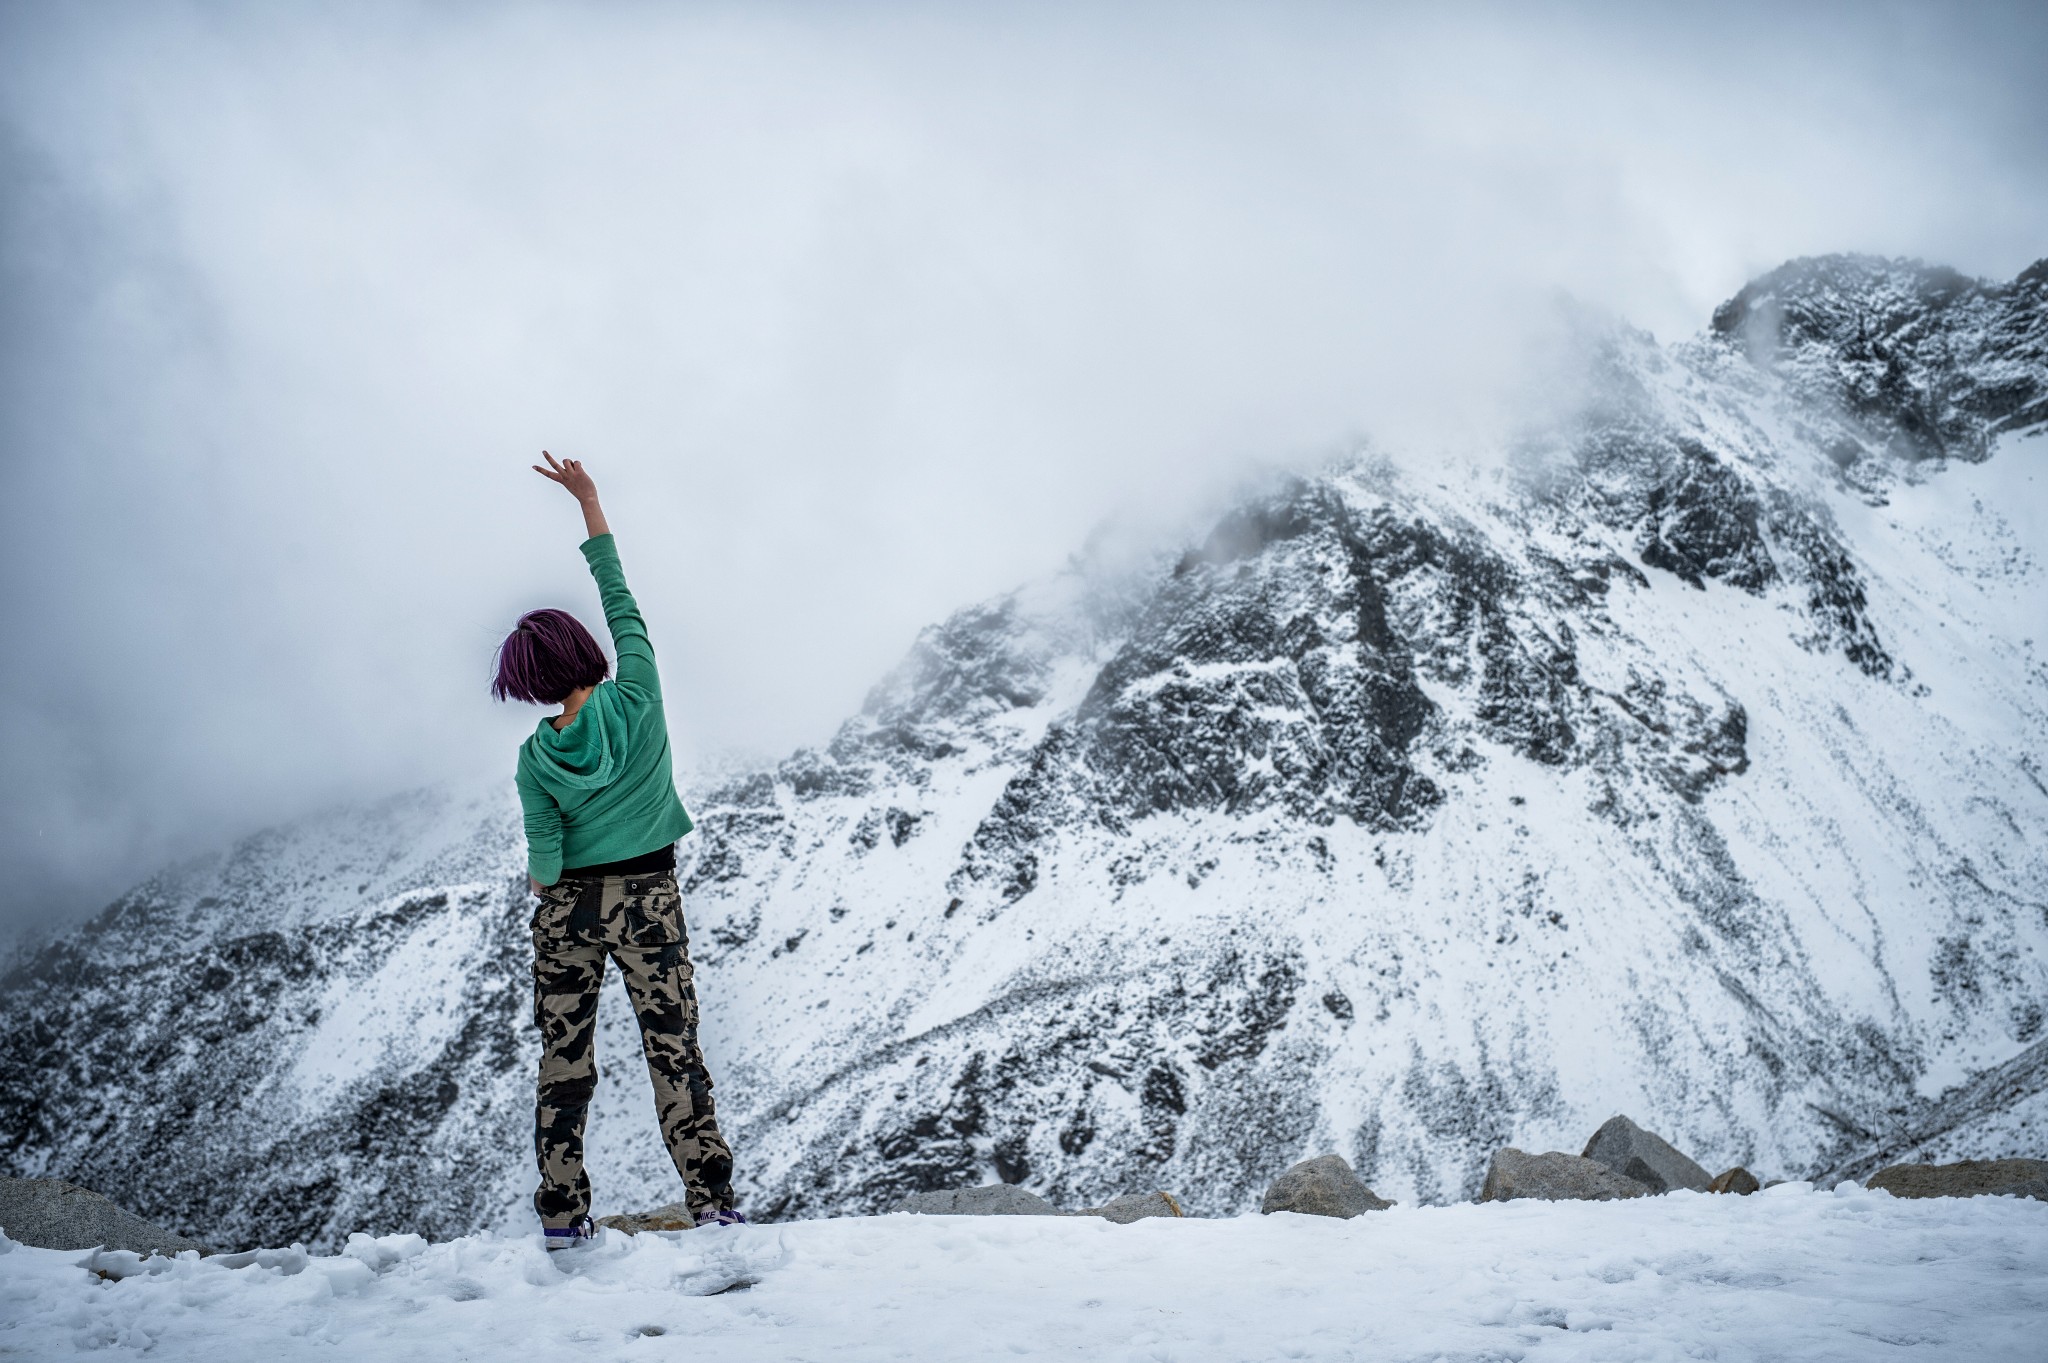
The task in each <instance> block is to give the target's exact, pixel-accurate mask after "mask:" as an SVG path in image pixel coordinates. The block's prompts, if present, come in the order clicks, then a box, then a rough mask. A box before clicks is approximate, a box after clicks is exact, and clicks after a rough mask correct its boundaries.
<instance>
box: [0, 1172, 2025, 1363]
mask: <svg viewBox="0 0 2048 1363" xmlns="http://www.w3.org/2000/svg"><path fill="white" fill-rule="evenodd" d="M248 1258H249V1256H231V1257H229V1258H226V1259H213V1260H202V1259H197V1258H194V1257H191V1256H187V1257H186V1258H185V1259H183V1260H179V1261H176V1262H170V1261H164V1260H156V1261H151V1262H150V1263H147V1264H145V1263H144V1262H142V1261H138V1260H137V1259H136V1258H135V1257H134V1256H132V1255H99V1256H98V1257H97V1260H96V1261H95V1256H94V1255H92V1254H91V1253H84V1252H71V1253H63V1252H57V1251H51V1250H37V1249H27V1248H23V1247H20V1246H15V1245H12V1244H10V1243H8V1242H6V1241H4V1240H0V1356H6V1357H23V1358H37V1359H45V1358H64V1357H71V1356H73V1355H74V1354H81V1353H92V1352H100V1351H112V1352H120V1351H132V1352H136V1353H141V1352H144V1351H147V1352H148V1353H149V1354H150V1356H151V1357H152V1358H162V1359H183V1358H193V1359H207V1360H216V1361H218V1360H234V1359H275V1358H282V1357H306V1356H310V1357H332V1358H345V1359H356V1358H366V1359H367V1358H374V1359H379V1360H386V1359H435V1360H446V1359H531V1358H568V1357H573V1358H577V1359H591V1360H610V1359H655V1358H698V1357H705V1358H717V1359H720V1360H742V1359H776V1360H792V1359H823V1358H834V1359H878V1360H879V1359H945V1360H964V1359H980V1358H998V1359H1015V1358H1030V1357H1040V1356H1045V1357H1058V1358H1082V1359H1113V1360H1160V1361H1161V1363H1168V1361H1177V1360H1189V1361H1192V1360H1210V1359H1216V1360H1251V1359H1360V1360H1365V1359H1371V1360H1393V1359H1438V1358H1443V1359H1628V1360H1645V1359H1665V1358H1671V1359H1679V1358H1688V1359H1695V1358H1708V1359H1762V1358H1787V1359H1800V1360H1819V1359H1845V1360H1850V1359H1853V1360H1858V1361H1859V1363H1861V1361H1862V1360H1869V1359H1882V1358H1890V1357H1894V1356H1897V1357H1911V1358H1915V1359H1934V1358H1940V1359H1950V1358H1953V1359H1973V1360H1990V1359H2025V1360H2039V1359H2041V1358H2042V1357H2044V1354H2048V1345H2044V1343H2043V1332H2044V1330H2048V1203H2042V1202H2031V1201H2020V1200H2017V1199H2012V1198H1973V1199H1969V1200H1961V1199H1931V1200H1923V1201H1901V1200H1895V1199H1893V1198H1892V1197H1890V1196H1889V1195H1887V1194H1884V1193H1873V1192H1868V1191H1865V1190H1863V1189H1861V1188H1856V1187H1854V1186H1853V1185H1846V1184H1845V1185H1843V1187H1842V1189H1841V1190H1840V1191H1838V1192H1815V1191H1813V1190H1811V1189H1810V1188H1809V1187H1808V1186H1807V1185H1805V1184H1787V1185H1783V1186H1781V1187H1778V1188H1774V1189H1771V1190H1769V1191H1767V1192H1765V1193H1763V1194H1761V1195H1759V1196H1755V1197H1748V1198H1738V1197H1709V1196H1704V1195H1699V1194H1693V1193H1677V1194H1673V1195H1671V1196H1668V1197H1661V1198H1654V1199H1644V1200H1642V1201H1638V1202H1619V1203H1540V1202H1517V1203H1508V1204H1494V1205H1487V1206H1471V1205H1468V1206H1455V1207H1437V1208H1423V1209H1416V1210H1409V1209H1405V1208H1396V1209H1394V1210H1393V1211H1389V1212H1381V1213H1375V1214H1372V1215H1368V1216H1364V1217H1361V1218H1359V1219H1357V1220H1355V1221H1335V1220H1327V1219H1324V1218H1321V1217H1307V1216H1294V1215H1280V1216H1272V1217H1245V1218H1240V1219H1236V1220H1227V1221H1202V1220H1190V1221H1160V1220H1154V1221H1141V1222H1138V1223H1136V1224H1134V1225H1129V1226H1115V1225H1110V1224H1108V1223H1106V1222H1103V1221H1097V1220H1093V1219H1081V1218H1075V1219H1064V1218H1062V1219H1053V1218H1045V1217H972V1218H969V1217H907V1216H896V1217H865V1218H849V1219H846V1220H839V1221H809V1222H795V1223H791V1224H787V1225H776V1226H754V1227H747V1228H743V1229H727V1230H716V1231H690V1232H681V1233H677V1234H674V1235H671V1236H665V1237H662V1236H640V1237H638V1238H628V1237H624V1236H617V1235H614V1236H611V1237H610V1238H609V1239H608V1240H607V1242H606V1243H604V1244H601V1245H599V1246H596V1247H594V1248H591V1249H587V1250H583V1251H578V1252H573V1253H570V1254H566V1255H557V1256H553V1257H550V1256H549V1255H548V1254H547V1253H546V1252H545V1251H544V1250H542V1249H541V1248H540V1247H539V1244H538V1243H537V1239H536V1238H534V1237H521V1238H501V1237H497V1236H479V1237H472V1238H468V1239H463V1240H457V1241H453V1242H450V1243H447V1244H439V1245H431V1246H430V1245H427V1244H425V1243H424V1242H423V1241H420V1240H419V1239H418V1238H417V1237H408V1236H395V1237H387V1238H385V1239H382V1240H371V1239H368V1238H367V1237H363V1236H357V1237H355V1238H354V1239H353V1240H352V1241H351V1242H350V1245H349V1248H348V1249H347V1250H346V1251H345V1252H344V1253H342V1254H341V1255H338V1256H335V1257H333V1258H319V1257H312V1256H308V1255H305V1254H303V1253H301V1252H298V1251H295V1250H272V1251H263V1252H262V1253H261V1254H260V1255H259V1256H257V1259H258V1261H257V1262H248V1261H247V1260H248ZM238 1261H239V1262H238ZM95 1262H96V1264H97V1266H98V1267H100V1268H101V1269H102V1270H103V1271H106V1272H111V1273H113V1274H116V1275H122V1274H125V1275H126V1276H117V1277H115V1278H113V1279H111V1280H109V1279H105V1278H102V1277H98V1276H95V1275H94V1274H93V1273H91V1272H88V1271H87V1268H88V1267H89V1266H93V1265H94V1264H95Z"/></svg>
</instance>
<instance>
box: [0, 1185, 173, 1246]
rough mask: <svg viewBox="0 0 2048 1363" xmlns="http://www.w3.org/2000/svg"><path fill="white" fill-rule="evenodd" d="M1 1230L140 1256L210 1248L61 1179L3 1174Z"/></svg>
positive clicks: (26, 1240)
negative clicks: (122, 1250) (118, 1250)
mask: <svg viewBox="0 0 2048 1363" xmlns="http://www.w3.org/2000/svg"><path fill="white" fill-rule="evenodd" d="M0 1231H5V1232H6V1233H7V1238H8V1239H10V1240H12V1241H14V1242H15V1243H16V1244H21V1245H34V1246H35V1247H36V1248H37V1249H95V1248H100V1249H125V1250H129V1251H131V1252H133V1253H136V1254H177V1253H179V1252H181V1251H183V1250H188V1249H192V1250H198V1251H199V1252H200V1253H202V1254H203V1253H205V1252H206V1246H204V1245H202V1244H200V1243H199V1242H198V1241H197V1240H193V1239H190V1238H189V1237H187V1236H183V1235H178V1234H176V1233H175V1232H172V1231H167V1230H165V1229H164V1228H163V1227H161V1226H158V1225H154V1224H152V1223H151V1222H148V1221H145V1220H143V1219H142V1218H141V1217H139V1216H137V1215H136V1214H135V1213H133V1212H131V1211H128V1210H127V1209H125V1208H123V1207H120V1206H117V1205H116V1204H115V1203H113V1202H112V1201H110V1200H108V1199H107V1198H104V1197H101V1196H100V1195H99V1194H98V1193H96V1192H94V1191H92V1190H91V1189H90V1188H81V1187H79V1186H78V1185H77V1184H76V1183H66V1182H65V1181H64V1180H62V1179H57V1178H0Z"/></svg>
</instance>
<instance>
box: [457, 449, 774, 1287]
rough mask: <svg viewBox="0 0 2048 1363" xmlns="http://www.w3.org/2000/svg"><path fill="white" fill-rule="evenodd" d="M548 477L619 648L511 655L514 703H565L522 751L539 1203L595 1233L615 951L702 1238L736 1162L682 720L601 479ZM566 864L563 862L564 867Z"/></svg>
mask: <svg viewBox="0 0 2048 1363" xmlns="http://www.w3.org/2000/svg"><path fill="white" fill-rule="evenodd" d="M541 457H542V458H543V459H546V460H547V462H548V466H547V467H546V468H542V467H541V466H540V465H538V464H536V465H534V466H533V468H534V472H536V473H538V474H540V475H542V476H543V477H546V478H551V479H553V480H554V481H555V482H557V483H560V484H561V485H562V486H563V487H565V488H567V489H568V490H569V491H570V492H571V493H572V494H574V496H575V498H576V500H577V501H578V502H579V503H581V504H582V507H583V525H584V528H585V529H586V530H587V531H588V532H589V535H590V537H589V538H588V539H586V540H584V541H583V557H584V559H585V560H587V561H588V562H589V564H590V573H591V576H592V577H594V578H596V579H597V589H598V595H599V597H600V598H601V599H602V600H603V602H604V619H605V624H606V625H607V626H608V627H609V628H610V630H611V633H612V651H613V652H615V653H616V654H618V658H619V674H618V679H617V680H616V681H607V680H605V677H606V674H607V673H608V672H609V671H610V670H611V669H610V667H609V666H608V665H607V663H606V662H605V657H604V651H603V650H602V649H600V648H599V647H598V646H597V641H596V640H595V639H592V638H591V637H590V631H588V630H586V629H584V628H583V626H582V625H581V624H579V623H577V620H576V617H574V616H572V615H570V614H569V613H568V612H566V611H558V610H539V611H534V612H532V613H531V614H529V615H526V616H523V617H521V619H520V621H519V625H518V628H516V629H514V630H513V631H512V633H511V634H510V635H509V636H507V638H506V640H505V642H504V644H503V645H501V646H500V647H499V649H498V677H497V680H496V681H495V682H494V683H493V684H492V686H491V691H492V693H493V694H494V695H496V696H497V697H498V699H500V700H505V699H508V698H509V699H512V700H523V701H528V702H530V703H533V704H537V705H560V706H561V707H562V713H561V714H559V715H552V716H549V717H548V718H545V719H543V720H542V721H541V722H540V727H539V728H538V729H536V730H535V731H534V735H533V737H531V738H529V739H527V740H526V742H525V744H524V745H523V746H522V747H521V748H520V749H519V778H518V780H519V803H520V807H521V808H522V809H523V810H524V812H525V817H526V870H527V876H528V878H529V879H530V881H531V883H532V886H533V890H534V893H535V894H537V895H539V896H540V907H539V909H538V910H537V911H536V912H535V913H534V916H533V1000H534V1002H533V1013H534V1021H535V1022H536V1023H537V1024H538V1025H539V1026H540V1031H541V1058H540V1090H539V1096H538V1101H537V1106H536V1109H535V1112H534V1132H533V1143H534V1153H535V1154H536V1156H537V1157H538V1158H539V1160H540V1191H538V1192H536V1193H535V1194H534V1195H533V1205H534V1209H535V1210H536V1211H538V1212H539V1213H540V1219H541V1226H542V1229H543V1235H544V1239H545V1241H546V1244H547V1247H548V1248H549V1249H562V1248H566V1247H568V1246H571V1245H576V1244H581V1243H583V1242H585V1241H588V1240H589V1239H591V1238H592V1237H593V1236H594V1235H595V1234H596V1233H597V1231H596V1227H595V1226H594V1225H593V1224H592V1223H591V1220H590V1179H589V1177H588V1176H587V1175H586V1174H585V1173H584V1171H583V1122H584V1118H585V1116H586V1115H587V1114H588V1112H589V1110H590V1097H591V1094H592V1092H593V1091H594V1090H595V1089H596V1087H597V1057H596V1054H595V1051H594V1045H593V1043H594V1041H595V1037H596V1030H597V995H598V991H599V988H600V987H601V986H602V985H603V983H604V963H605V958H606V957H607V956H609V957H610V958H611V959H612V960H614V961H617V962H618V963H619V973H620V974H621V975H623V976H625V979H626V991H627V993H628V994H630V995H631V996H632V1000H633V1011H634V1013H635V1014H637V1015H638V1017H639V1019H640V1040H641V1045H642V1048H643V1049H644V1050H645V1051H646V1053H647V1070H648V1073H649V1074H650V1075H652V1076H653V1079H654V1103H655V1110H656V1112H657V1113H658V1115H659V1116H660V1118H661V1135H662V1139H663V1140H664V1141H665V1142H666V1143H667V1145H668V1153H669V1156H670V1158H672V1159H673V1160H674V1161H675V1164H676V1172H677V1173H679V1174H681V1175H682V1176H683V1187H684V1201H685V1203H686V1204H687V1206H688V1207H689V1209H690V1211H691V1213H692V1214H693V1216H694V1217H695V1220H696V1222H697V1224H698V1225H700V1226H707V1225H732V1224H734V1223H738V1222H743V1221H744V1220H745V1219H746V1218H744V1217H742V1216H741V1215H740V1214H739V1213H738V1212H736V1211H734V1210H733V1205H732V1203H733V1197H732V1151H731V1149H730V1148H728V1147H727V1145H726V1143H725V1138H724V1137H723V1136H721V1135H719V1133H718V1121H717V1118H716V1116H715V1115H714V1110H713V1107H712V1102H711V1076H710V1074H709V1073H708V1072H706V1070H705V1068H704V1053H703V1051H702V1050H700V1049H699V1048H698V1046H697V993H696V988H695V986H694V985H693V984H692V983H691V973H692V972H691V966H690V953H689V939H688V937H687V936H686V934H685V933H684V930H683V917H682V895H681V894H680V893H679V892H678V891H677V889H676V877H675V868H676V855H675V842H676V839H677V838H680V837H681V836H683V834H685V833H687V832H689V831H690V816H689V815H688V814H687V813H685V812H684V810H683V802H682V801H681V800H679V799H677V798H676V788H675V778H674V776H673V774H672V772H671V771H670V767H669V752H668V723H667V720H666V719H665V718H664V716H663V714H662V709H661V680H660V677H659V676H658V675H657V674H656V672H655V668H654V649H653V646H652V645H650V644H649V643H648V640H647V625H646V623H645V622H644V621H642V620H641V618H640V609H639V607H638V606H636V605H634V604H633V594H632V593H631V592H629V591H627V590H626V576H625V573H624V572H623V571H622V570H621V569H620V567H619V554H618V549H617V546H616V545H615V544H614V543H613V540H612V534H611V528H610V527H609V526H607V525H606V524H605V519H604V509H603V507H601V506H600V505H598V500H597V485H596V484H595V483H593V482H591V480H590V475H589V474H587V473H585V472H584V471H583V465H582V464H581V463H580V462H579V461H577V460H574V459H565V460H560V461H557V460H556V459H555V457H554V456H553V455H551V454H549V453H548V452H547V451H545V450H543V451H541ZM565 863H566V864H565Z"/></svg>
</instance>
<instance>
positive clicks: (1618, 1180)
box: [1479, 1146, 1650, 1202]
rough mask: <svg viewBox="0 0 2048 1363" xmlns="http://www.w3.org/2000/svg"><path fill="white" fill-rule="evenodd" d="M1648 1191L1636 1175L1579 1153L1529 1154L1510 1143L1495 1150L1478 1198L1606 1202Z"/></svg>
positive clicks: (1554, 1151) (1641, 1194)
mask: <svg viewBox="0 0 2048 1363" xmlns="http://www.w3.org/2000/svg"><path fill="white" fill-rule="evenodd" d="M1649 1191H1650V1190H1649V1189H1648V1188H1646V1187H1644V1186H1643V1185H1642V1184H1640V1183H1638V1182H1636V1181H1635V1180H1634V1179H1632V1178H1627V1177H1624V1176H1623V1175H1621V1174H1617V1173H1615V1172H1614V1171H1613V1170H1612V1169H1609V1168H1608V1167H1607V1166H1606V1165H1604V1164H1601V1163H1598V1162H1597V1161H1594V1160H1589V1159H1586V1158H1584V1157H1582V1156H1579V1155H1567V1154H1565V1153H1564V1152H1563V1151H1561V1150H1552V1151H1549V1152H1547V1153H1545V1154H1541V1155H1530V1154H1525V1153H1523V1152H1522V1151H1520V1150H1517V1149H1515V1148H1514V1147H1513V1146H1509V1147H1508V1148H1507V1149H1505V1150H1500V1151H1496V1152H1495V1154H1494V1156H1493V1163H1492V1164H1491V1165H1489V1166H1488V1167H1487V1170H1486V1184H1485V1186H1484V1187H1482V1188H1481V1189H1480V1190H1479V1200H1480V1201H1481V1202H1512V1201H1514V1200H1516V1199H1517V1198H1524V1197H1533V1198H1541V1199H1543V1200H1544V1201H1546V1202H1564V1201H1574V1202H1606V1201H1609V1200H1611V1199H1613V1198H1618V1197H1642V1196H1645V1195H1646V1194H1648V1193H1649Z"/></svg>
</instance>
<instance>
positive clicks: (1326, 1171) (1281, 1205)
mask: <svg viewBox="0 0 2048 1363" xmlns="http://www.w3.org/2000/svg"><path fill="white" fill-rule="evenodd" d="M1393 1205H1394V1204H1393V1203H1391V1202H1389V1201H1387V1200H1386V1199H1385V1198H1382V1197H1379V1196H1376V1195H1375V1194H1374V1193H1373V1190H1372V1189H1370V1188H1368V1187H1366V1186H1365V1183H1364V1181H1363V1180H1362V1179H1360V1178H1359V1177H1358V1175H1357V1174H1356V1173H1355V1172H1354V1171H1353V1170H1352V1168H1351V1162H1350V1161H1349V1160H1347V1159H1345V1158H1344V1157H1343V1156H1342V1155H1317V1156H1316V1157H1315V1158H1314V1159H1305V1160H1303V1161H1302V1162H1301V1163H1299V1164H1297V1165H1295V1166H1294V1167H1293V1168H1291V1169H1289V1170H1288V1171H1287V1172H1286V1173H1284V1174H1282V1175H1280V1177H1278V1178H1276V1179H1274V1180H1273V1186H1272V1187H1270V1188H1268V1189H1266V1197H1265V1200H1264V1201H1262V1202H1261V1203H1259V1210H1260V1211H1261V1212H1263V1213H1265V1214H1266V1215H1269V1216H1270V1215H1271V1214H1272V1213H1274V1212H1304V1213H1306V1214H1308V1215H1309V1216H1342V1217H1350V1216H1357V1215H1358V1214H1359V1213H1361V1212H1379V1211H1385V1210H1386V1209H1387V1208H1389V1207H1391V1206H1393Z"/></svg>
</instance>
